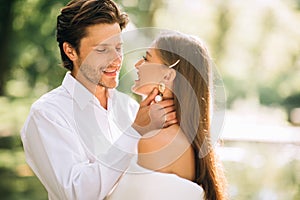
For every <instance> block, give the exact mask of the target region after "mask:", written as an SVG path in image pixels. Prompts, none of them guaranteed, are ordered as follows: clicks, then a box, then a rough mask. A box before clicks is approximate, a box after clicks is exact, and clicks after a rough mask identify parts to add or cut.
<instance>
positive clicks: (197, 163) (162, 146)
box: [108, 32, 226, 200]
mask: <svg viewBox="0 0 300 200" xmlns="http://www.w3.org/2000/svg"><path fill="white" fill-rule="evenodd" d="M211 67H212V66H211V61H210V57H209V55H208V52H207V49H206V48H205V46H204V45H203V44H202V43H201V42H200V41H199V40H198V39H197V38H195V37H192V36H188V35H184V34H181V33H177V32H176V33H175V32H169V33H166V34H161V35H160V36H159V37H158V38H157V39H156V40H155V41H154V43H153V45H152V46H151V48H149V49H148V50H147V52H146V55H145V56H144V57H143V59H142V60H140V61H138V62H137V63H136V68H137V70H138V77H139V79H138V80H136V81H135V85H134V86H133V87H132V91H133V92H134V93H136V94H139V95H143V96H144V95H148V94H149V93H150V92H151V91H152V90H153V88H155V87H156V88H157V89H158V90H159V93H160V94H159V95H158V96H157V97H156V99H155V100H156V101H160V100H162V99H169V98H170V99H174V101H175V109H176V115H177V116H176V117H177V120H178V124H175V125H172V126H169V127H167V128H164V129H161V130H157V131H152V132H150V133H149V134H147V135H146V136H144V137H143V138H142V139H141V140H140V142H139V145H138V153H139V154H138V158H137V162H136V163H134V162H133V164H132V166H130V167H129V169H128V171H127V172H126V173H125V174H124V176H123V177H122V178H121V180H120V182H119V184H118V185H116V187H115V190H113V192H112V194H111V195H110V196H109V197H108V199H119V198H121V199H189V200H193V199H207V200H214V199H216V200H221V199H226V191H225V178H224V175H223V171H222V168H221V167H220V163H219V161H218V160H217V158H216V155H215V152H214V150H213V147H212V145H211V144H210V137H211V136H210V108H211V103H210V102H211V94H210V87H211ZM153 103H154V104H153V106H155V102H153Z"/></svg>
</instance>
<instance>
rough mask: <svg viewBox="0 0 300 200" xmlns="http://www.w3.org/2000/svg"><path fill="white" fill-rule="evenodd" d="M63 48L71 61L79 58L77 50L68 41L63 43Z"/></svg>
mask: <svg viewBox="0 0 300 200" xmlns="http://www.w3.org/2000/svg"><path fill="white" fill-rule="evenodd" d="M63 49H64V52H65V54H66V55H67V56H68V58H69V59H70V60H71V61H75V60H76V59H77V58H78V56H77V52H76V50H75V49H74V48H73V46H72V45H71V44H69V43H68V42H64V43H63Z"/></svg>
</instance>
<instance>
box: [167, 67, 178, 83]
mask: <svg viewBox="0 0 300 200" xmlns="http://www.w3.org/2000/svg"><path fill="white" fill-rule="evenodd" d="M175 77H176V71H175V69H172V68H171V69H168V70H167V73H166V74H165V75H164V81H165V82H166V83H171V82H173V81H174V79H175Z"/></svg>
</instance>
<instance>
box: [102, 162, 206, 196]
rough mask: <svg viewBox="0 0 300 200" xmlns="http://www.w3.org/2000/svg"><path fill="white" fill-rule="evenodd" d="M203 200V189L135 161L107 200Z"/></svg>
mask: <svg viewBox="0 0 300 200" xmlns="http://www.w3.org/2000/svg"><path fill="white" fill-rule="evenodd" d="M119 199H121V200H169V199H171V200H185V199H187V200H201V199H205V198H204V191H203V189H202V187H200V186H199V185H197V184H196V183H194V182H192V181H189V180H187V179H184V178H181V177H179V176H177V175H175V174H168V173H161V172H156V171H153V170H149V169H146V168H143V167H141V166H140V165H138V164H137V163H136V160H135V159H133V161H132V163H131V165H130V167H129V168H128V169H127V171H126V173H125V174H124V175H123V176H122V178H121V179H120V181H119V182H118V184H116V185H115V188H114V190H112V192H111V193H110V194H109V195H108V196H107V198H106V200H119Z"/></svg>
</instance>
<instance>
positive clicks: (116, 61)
mask: <svg viewBox="0 0 300 200" xmlns="http://www.w3.org/2000/svg"><path fill="white" fill-rule="evenodd" d="M122 60H123V54H122V53H121V52H118V51H116V50H115V51H114V53H113V55H112V62H111V64H112V65H121V63H122Z"/></svg>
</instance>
